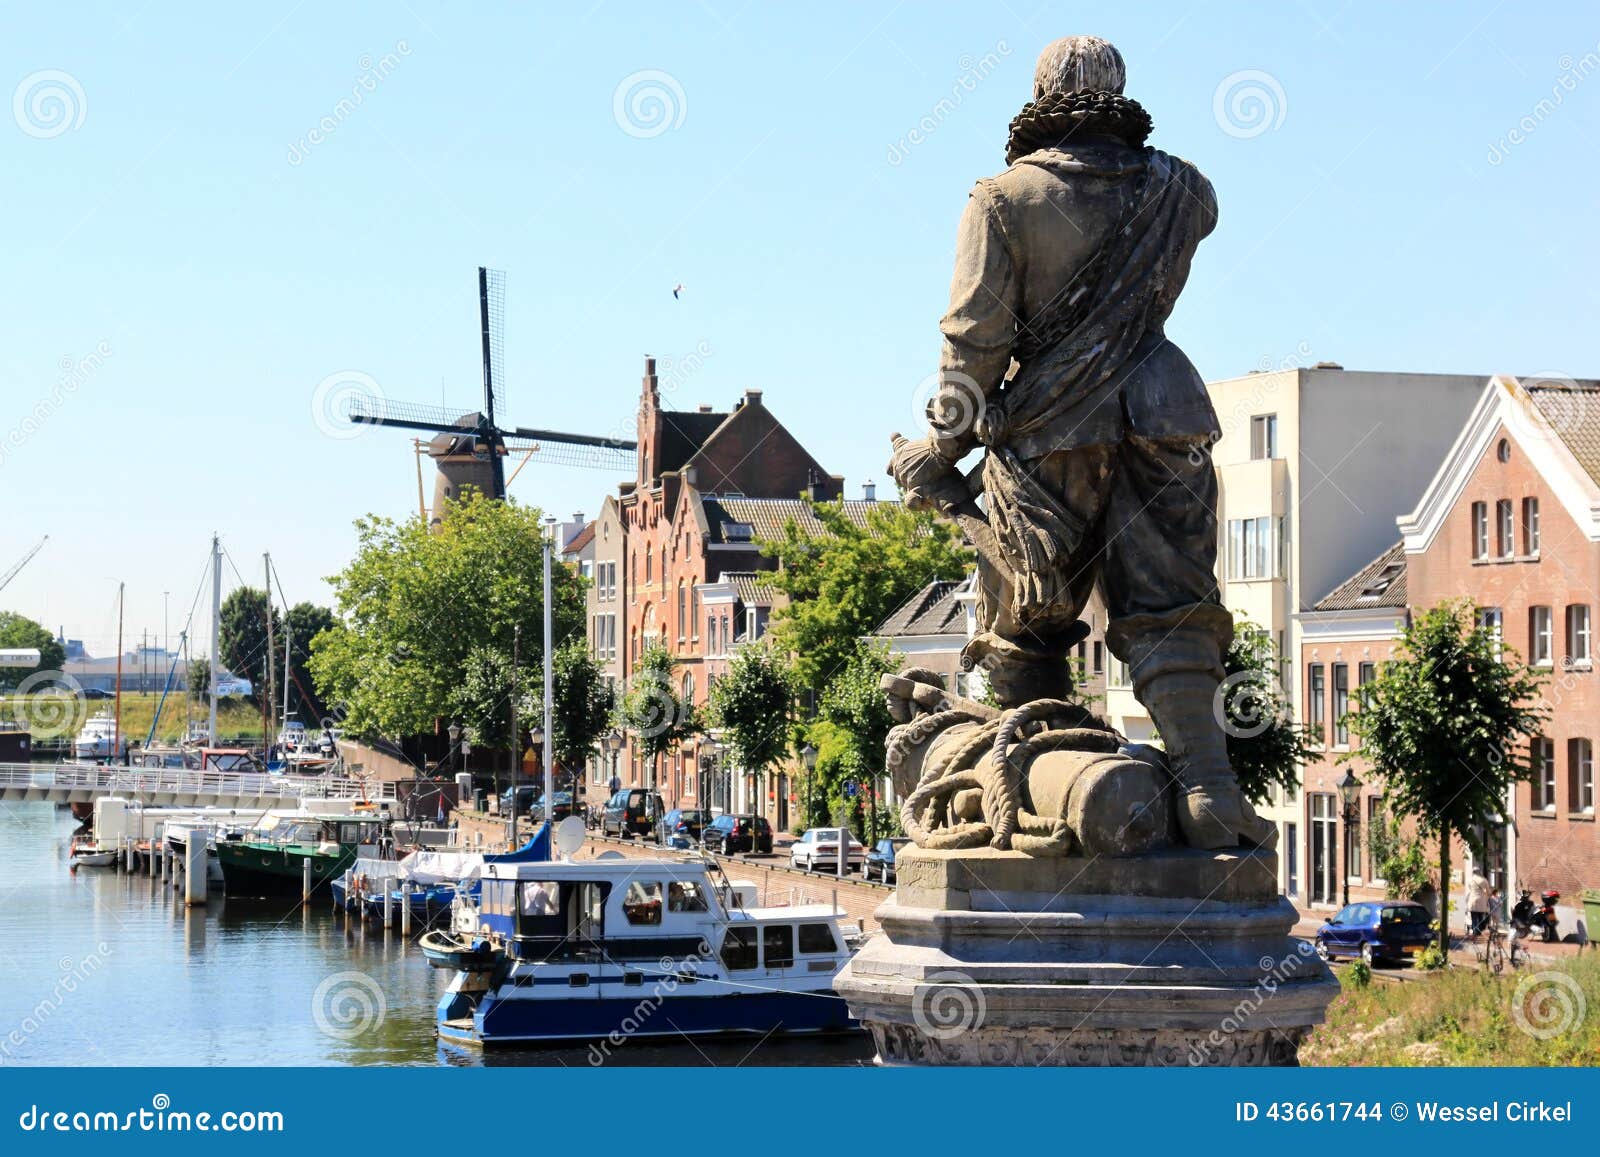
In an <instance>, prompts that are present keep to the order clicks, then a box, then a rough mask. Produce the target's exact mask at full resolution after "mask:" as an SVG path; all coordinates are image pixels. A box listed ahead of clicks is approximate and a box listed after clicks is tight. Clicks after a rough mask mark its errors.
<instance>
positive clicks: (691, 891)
mask: <svg viewBox="0 0 1600 1157" xmlns="http://www.w3.org/2000/svg"><path fill="white" fill-rule="evenodd" d="M706 910H707V905H706V890H705V888H704V887H703V886H702V885H701V884H700V883H699V882H698V881H695V880H674V881H672V883H670V884H668V885H667V911H668V912H704V911H706Z"/></svg>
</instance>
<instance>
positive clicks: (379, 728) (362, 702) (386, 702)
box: [311, 491, 585, 743]
mask: <svg viewBox="0 0 1600 1157" xmlns="http://www.w3.org/2000/svg"><path fill="white" fill-rule="evenodd" d="M356 531H357V534H358V537H359V545H358V547H357V551H356V557H355V558H354V560H352V561H351V563H350V564H349V565H348V566H346V567H345V568H344V570H342V571H341V572H339V574H337V575H335V576H333V577H332V579H331V580H330V581H331V582H332V584H333V587H334V591H335V595H336V602H337V609H338V612H339V616H340V621H339V623H338V624H337V625H335V626H334V627H332V628H330V629H328V630H325V631H322V632H321V633H320V634H319V635H317V636H316V638H315V639H314V640H313V641H312V654H311V671H312V674H313V675H314V677H315V679H316V693H317V694H318V695H320V696H322V697H323V698H324V699H325V700H326V701H327V702H328V703H330V704H333V703H337V704H339V705H340V706H341V708H342V711H343V715H344V725H345V727H346V728H347V729H348V730H350V731H351V732H353V733H355V734H358V735H361V734H365V735H383V736H390V737H398V736H405V735H413V734H419V733H423V732H431V731H433V730H434V729H435V727H436V725H437V723H438V722H439V721H440V720H442V719H448V718H461V719H462V721H463V722H464V723H468V724H469V725H470V726H472V727H473V728H474V729H479V728H481V729H482V732H483V734H485V735H488V734H495V735H498V736H499V738H500V741H501V742H502V743H503V742H504V741H505V738H506V735H505V732H504V730H503V728H504V727H505V726H508V725H509V717H510V713H509V711H508V709H507V708H508V696H509V695H510V692H511V688H510V685H509V674H510V662H511V652H512V636H513V632H514V630H515V628H516V626H517V625H518V624H520V625H521V626H522V642H521V661H522V662H523V663H525V664H527V665H529V666H532V667H534V668H535V669H537V668H538V667H539V666H540V664H541V655H540V642H541V640H542V638H543V627H542V616H543V610H544V599H543V577H542V575H543V570H542V566H543V563H542V541H543V540H542V534H543V531H542V527H541V526H540V512H539V510H538V509H537V508H533V507H524V506H520V505H518V504H517V503H515V502H496V501H493V500H490V499H486V498H484V497H483V496H482V495H480V494H477V493H476V492H472V491H469V492H467V494H466V495H465V496H464V497H463V498H462V499H461V500H460V501H452V502H448V503H446V507H445V514H444V519H443V521H442V523H441V524H440V525H439V526H438V527H437V528H436V529H435V530H432V531H430V530H429V529H428V527H427V526H426V525H425V524H424V523H423V522H422V521H421V520H420V519H414V518H413V519H407V520H406V521H403V522H396V521H394V520H391V519H387V518H379V517H375V516H374V517H369V518H363V519H360V520H358V521H357V522H356ZM584 581H585V580H584V579H583V578H581V577H580V576H579V575H577V574H575V573H574V572H573V571H572V570H571V569H570V568H568V567H565V566H560V565H557V566H555V567H553V568H552V578H551V586H552V594H553V599H554V603H555V606H554V608H553V610H554V633H555V639H556V641H557V643H560V642H562V641H565V640H566V639H568V638H571V637H572V636H573V635H575V634H578V633H580V632H581V631H582V624H583V615H584V611H583V584H584ZM496 718H504V719H506V720H507V723H506V724H502V725H499V727H500V728H501V730H496V726H497V725H496V724H495V723H494V720H495V719H496Z"/></svg>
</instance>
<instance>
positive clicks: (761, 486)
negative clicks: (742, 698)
mask: <svg viewBox="0 0 1600 1157" xmlns="http://www.w3.org/2000/svg"><path fill="white" fill-rule="evenodd" d="M638 443H639V448H638V474H637V476H636V478H635V479H634V480H633V481H632V482H629V483H625V484H623V486H621V487H620V488H619V494H618V496H617V497H616V498H615V499H614V500H613V499H607V502H606V504H605V506H604V507H602V510H601V513H600V516H599V518H598V519H596V529H595V545H594V566H595V568H596V573H597V575H599V574H601V573H604V574H605V575H606V576H607V579H608V581H607V583H606V585H605V588H604V591H603V592H602V591H601V589H600V586H599V584H598V583H597V584H596V589H595V590H592V591H591V592H590V593H591V601H590V611H591V615H590V625H589V629H590V642H591V647H594V648H599V647H600V646H601V645H602V643H601V632H603V633H604V640H605V641H604V644H603V645H604V649H605V654H606V656H607V659H606V662H607V668H608V674H613V675H614V676H615V677H617V678H618V679H620V680H621V681H622V682H623V683H624V684H625V683H626V681H627V679H628V678H629V677H630V676H631V674H632V671H633V668H634V665H635V664H636V663H637V661H638V659H639V657H640V655H641V654H642V653H643V652H644V650H645V648H647V647H649V646H651V645H653V644H658V645H660V646H663V647H665V648H666V649H667V650H668V651H669V652H670V653H671V654H672V656H673V658H674V659H675V660H676V661H677V664H678V666H677V670H676V672H675V678H676V679H677V680H678V683H679V685H678V687H677V688H676V690H677V691H678V694H679V695H680V697H681V698H683V699H684V700H686V701H688V702H692V703H694V704H695V705H697V706H700V707H704V706H705V703H706V701H707V696H708V692H709V689H710V684H711V680H712V679H714V678H715V677H716V676H718V675H719V674H721V673H722V672H723V671H724V670H725V669H726V664H727V660H728V657H729V655H730V653H731V652H732V650H733V649H734V648H736V647H737V646H739V645H740V644H742V643H745V642H750V641H754V640H756V639H759V638H760V637H761V636H762V634H764V632H765V631H766V627H767V621H768V618H769V616H770V614H771V612H772V610H773V609H774V603H775V601H776V599H777V596H776V594H775V592H774V591H773V590H772V589H771V588H770V587H769V586H768V585H767V584H765V583H763V582H762V581H761V579H760V573H761V572H762V571H769V570H771V569H772V566H773V565H774V564H773V563H772V561H771V560H769V559H765V558H763V557H762V555H761V547H760V543H761V541H762V540H764V539H769V538H774V537H778V536H780V535H781V534H782V533H783V528H784V526H785V525H786V523H787V522H788V521H790V520H794V521H795V522H797V523H798V524H800V525H802V526H806V525H807V524H809V525H810V528H811V529H812V530H813V531H816V530H820V526H819V524H817V523H816V521H815V519H814V518H813V517H812V516H811V514H810V511H809V508H808V507H807V506H806V503H805V501H804V500H803V499H804V497H810V498H812V499H817V500H832V499H839V498H842V496H843V490H844V480H843V479H842V478H841V477H839V476H838V475H833V474H829V473H828V472H827V471H826V470H825V469H824V468H823V466H822V464H821V463H819V462H818V461H817V460H816V458H814V457H813V456H812V455H811V453H810V452H809V451H807V450H806V448H805V447H804V446H802V445H801V444H800V442H799V441H798V440H797V439H796V438H795V437H794V435H793V434H791V433H790V432H789V430H788V429H787V428H786V427H785V426H784V425H783V423H782V422H780V421H779V420H778V419H777V418H776V417H775V416H774V415H773V414H772V413H771V412H770V411H769V410H768V409H767V408H766V406H765V404H764V403H763V399H762V392H761V391H760V390H754V389H752V390H746V391H745V392H744V395H743V396H742V397H741V398H740V400H739V401H738V402H737V403H736V404H735V405H734V406H733V408H732V409H730V410H726V411H718V410H714V409H712V408H711V407H710V406H700V407H699V408H698V409H696V410H692V411H679V410H669V409H666V408H664V407H663V405H662V400H661V385H660V382H659V380H658V378H657V376H656V365H655V359H654V358H647V359H645V373H644V379H643V383H642V388H641V391H640V399H639V411H638ZM871 506H872V502H871V500H870V499H869V500H861V501H847V502H845V503H844V510H845V513H846V514H847V515H848V516H849V517H851V518H853V519H856V520H858V521H863V522H864V521H865V518H866V512H867V510H869V509H870V508H871ZM612 565H614V566H615V578H614V580H612V579H611V577H610V576H611V570H610V567H611V566H612ZM602 568H605V569H604V571H603V572H602ZM613 638H614V640H615V642H614V644H613V642H612V639H613ZM613 647H614V650H615V654H614V657H613ZM597 653H598V650H597ZM624 740H625V742H624V747H623V750H622V752H621V755H620V758H619V760H618V764H617V774H618V776H619V778H620V779H621V780H622V782H623V783H624V784H625V785H627V786H654V787H655V788H656V789H657V790H658V791H660V793H661V795H662V796H663V798H664V800H665V802H666V804H667V806H668V807H669V808H670V807H675V806H684V807H715V808H718V809H724V810H728V809H731V810H757V809H759V810H761V811H763V812H765V813H766V814H767V815H768V817H769V818H770V819H771V820H772V822H773V823H774V825H776V826H780V827H781V826H787V823H788V806H789V803H790V797H791V794H792V789H791V785H790V782H789V780H790V775H789V772H788V771H782V772H779V773H778V774H775V775H774V776H772V777H771V782H770V783H768V784H765V785H764V786H765V788H766V790H765V791H764V792H763V793H761V794H762V795H764V796H765V798H756V795H757V792H756V785H755V783H754V780H753V778H752V777H750V776H747V775H745V774H743V772H742V769H736V768H729V767H727V766H725V765H724V758H723V756H722V755H721V753H720V752H717V751H714V750H713V749H712V748H711V745H710V744H706V743H704V742H703V741H702V740H698V739H697V740H690V741H689V742H688V743H685V744H684V745H683V747H682V749H681V750H679V751H678V752H677V753H675V754H673V755H671V756H667V757H664V759H663V760H662V761H661V763H660V766H658V767H652V766H649V765H648V763H647V761H646V760H645V759H644V758H643V756H642V755H641V753H640V752H639V751H637V750H636V745H635V744H634V743H633V742H632V737H628V736H625V737H624ZM596 773H597V772H592V774H596ZM604 777H605V778H609V771H606V772H605V773H604Z"/></svg>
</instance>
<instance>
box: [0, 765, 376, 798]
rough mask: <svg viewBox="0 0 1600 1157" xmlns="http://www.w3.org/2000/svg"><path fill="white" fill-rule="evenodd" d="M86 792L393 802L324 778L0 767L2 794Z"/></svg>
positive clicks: (359, 783)
mask: <svg viewBox="0 0 1600 1157" xmlns="http://www.w3.org/2000/svg"><path fill="white" fill-rule="evenodd" d="M3 788H42V789H45V790H50V789H58V790H68V791H71V790H80V791H81V790H88V791H94V792H101V793H104V794H106V795H115V794H117V793H121V792H125V793H127V794H128V795H149V794H153V793H157V792H162V793H171V794H175V795H192V796H230V795H231V796H256V797H261V798H276V799H285V800H288V799H331V800H352V799H355V800H361V799H366V800H374V801H377V800H385V799H394V798H395V786H394V784H392V783H380V782H367V781H364V780H356V779H337V778H328V777H323V776H316V777H310V776H282V775H263V774H260V773H257V772H243V773H240V772H227V771H193V770H189V769H187V768H176V767H173V768H166V767H161V768H133V767H122V766H117V765H108V764H97V763H55V764H38V763H0V789H3Z"/></svg>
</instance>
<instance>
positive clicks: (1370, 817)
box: [1362, 795, 1384, 884]
mask: <svg viewBox="0 0 1600 1157" xmlns="http://www.w3.org/2000/svg"><path fill="white" fill-rule="evenodd" d="M1382 822H1383V797H1382V796H1381V795H1369V796H1368V797H1367V827H1366V831H1367V832H1369V833H1370V832H1375V831H1377V830H1378V824H1380V823H1382ZM1362 842H1363V843H1365V844H1366V845H1367V882H1368V883H1369V884H1381V883H1383V882H1384V881H1383V877H1382V875H1380V874H1379V870H1378V857H1377V856H1375V855H1373V854H1372V843H1371V841H1370V840H1368V839H1363V840H1362Z"/></svg>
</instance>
